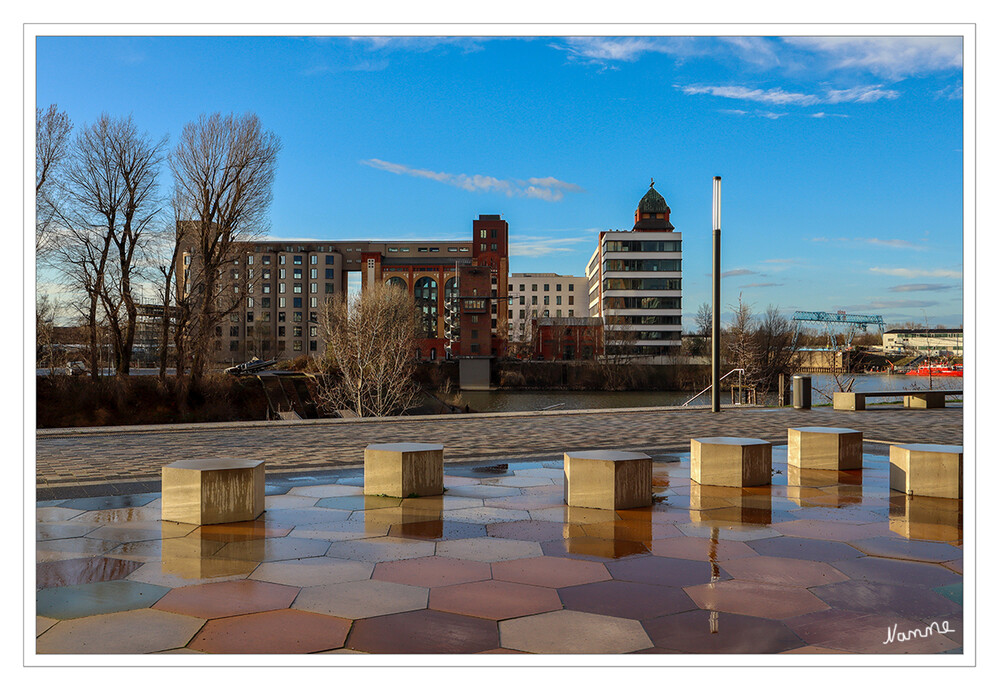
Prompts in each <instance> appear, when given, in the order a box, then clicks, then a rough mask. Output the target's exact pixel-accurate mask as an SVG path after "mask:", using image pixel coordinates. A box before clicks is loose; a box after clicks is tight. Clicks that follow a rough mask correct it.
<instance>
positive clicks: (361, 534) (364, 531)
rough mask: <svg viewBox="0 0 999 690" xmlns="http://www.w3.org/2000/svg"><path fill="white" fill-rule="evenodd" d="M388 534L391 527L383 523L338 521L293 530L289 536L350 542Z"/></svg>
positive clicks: (318, 523) (312, 524)
mask: <svg viewBox="0 0 999 690" xmlns="http://www.w3.org/2000/svg"><path fill="white" fill-rule="evenodd" d="M388 532H389V525H387V524H383V523H377V524H371V523H367V522H364V521H363V520H338V521H335V522H313V523H310V524H308V525H302V526H301V527H296V528H295V529H293V530H292V531H291V533H290V534H289V535H288V536H289V537H295V538H298V539H319V540H323V539H325V540H326V541H349V540H351V539H368V538H370V537H384V536H387V535H388Z"/></svg>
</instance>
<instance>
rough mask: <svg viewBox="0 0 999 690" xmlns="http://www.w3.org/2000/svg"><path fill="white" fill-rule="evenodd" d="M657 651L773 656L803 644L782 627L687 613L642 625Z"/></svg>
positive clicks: (744, 618)
mask: <svg viewBox="0 0 999 690" xmlns="http://www.w3.org/2000/svg"><path fill="white" fill-rule="evenodd" d="M642 624H643V625H644V626H645V630H646V631H647V632H648V634H649V637H650V638H651V639H652V641H653V642H654V643H655V645H656V647H663V648H666V649H673V650H676V651H678V652H682V653H685V654H773V653H774V652H783V651H786V650H789V649H794V648H796V647H802V646H803V645H804V642H802V640H801V639H800V638H799V637H798V636H797V635H795V634H794V632H793V631H791V630H790V629H789V628H788V627H787V626H786V625H785V624H784V623H782V622H780V621H775V620H767V619H765V618H755V617H752V616H740V615H737V614H734V613H719V612H716V611H686V612H684V613H677V614H674V615H672V616H663V617H661V618H654V619H652V620H646V621H643V623H642Z"/></svg>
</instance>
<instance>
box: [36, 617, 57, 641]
mask: <svg viewBox="0 0 999 690" xmlns="http://www.w3.org/2000/svg"><path fill="white" fill-rule="evenodd" d="M58 622H59V620H58V619H57V618H46V617H45V616H35V637H38V636H39V635H41V634H42V633H43V632H45V631H46V630H48V629H49V628H51V627H52V626H53V625H55V624H56V623H58Z"/></svg>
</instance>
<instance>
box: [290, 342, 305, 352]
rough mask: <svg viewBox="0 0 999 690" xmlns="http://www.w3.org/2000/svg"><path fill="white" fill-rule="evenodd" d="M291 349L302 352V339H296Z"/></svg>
mask: <svg viewBox="0 0 999 690" xmlns="http://www.w3.org/2000/svg"><path fill="white" fill-rule="evenodd" d="M291 349H293V350H294V351H295V352H301V351H302V341H301V340H296V341H294V342H293V343H292V348H291Z"/></svg>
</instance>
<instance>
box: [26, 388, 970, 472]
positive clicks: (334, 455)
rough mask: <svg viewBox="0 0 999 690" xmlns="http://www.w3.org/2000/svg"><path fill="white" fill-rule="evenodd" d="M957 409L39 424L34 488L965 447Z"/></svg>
mask: <svg viewBox="0 0 999 690" xmlns="http://www.w3.org/2000/svg"><path fill="white" fill-rule="evenodd" d="M963 420H964V410H963V409H962V408H961V407H947V408H944V409H935V410H908V409H902V408H899V407H883V408H874V409H870V410H865V411H862V412H841V411H835V410H832V409H828V408H818V409H812V410H795V409H793V408H781V409H773V408H741V409H723V410H722V411H721V412H719V413H717V414H712V413H711V412H709V411H706V410H689V409H688V410H675V409H674V410H658V411H629V410H608V411H599V412H594V411H589V412H587V413H569V412H554V413H533V414H529V415H526V414H505V415H503V414H490V415H454V416H443V417H421V418H412V417H410V418H405V419H391V420H346V421H345V420H330V421H321V422H315V421H307V422H297V423H278V422H272V423H270V424H269V425H264V424H259V423H252V422H251V423H242V424H239V423H236V424H225V425H204V426H203V427H197V428H190V427H185V428H183V429H178V428H173V429H169V428H168V429H166V430H162V431H161V430H159V429H150V427H144V428H142V430H123V429H121V428H120V427H119V428H117V429H114V430H110V431H107V432H103V431H97V430H88V431H87V433H80V432H79V431H73V430H43V431H39V432H38V434H37V450H36V485H37V487H38V488H39V489H55V488H58V487H67V486H73V485H80V484H87V483H94V484H98V483H99V484H115V483H125V482H136V481H143V480H156V479H158V478H159V477H158V475H159V473H160V468H161V467H162V466H163V465H165V464H168V463H171V462H174V461H175V460H179V459H182V458H193V457H219V456H229V457H232V456H239V457H248V458H253V459H260V460H265V461H266V462H267V470H268V472H279V471H294V470H299V471H303V470H304V471H316V470H320V469H335V468H338V467H345V466H350V465H358V464H360V463H361V462H362V461H363V456H364V447H365V446H366V445H368V444H369V443H392V442H401V441H415V442H422V443H442V444H444V448H445V460H446V461H463V460H466V461H467V460H475V459H488V458H497V459H500V458H503V459H515V458H544V457H556V456H560V455H561V454H562V452H564V451H566V450H570V449H584V448H594V449H595V448H601V449H606V448H617V449H622V450H637V451H643V452H650V454H655V453H660V452H663V451H669V450H684V449H689V447H690V439H691V438H697V437H705V436H751V437H755V438H762V439H764V440H767V441H772V442H775V443H786V441H787V429H788V428H789V427H800V426H827V427H849V428H852V429H856V430H858V431H863V432H864V437H865V439H867V440H876V441H891V442H898V443H943V444H962V443H963Z"/></svg>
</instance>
